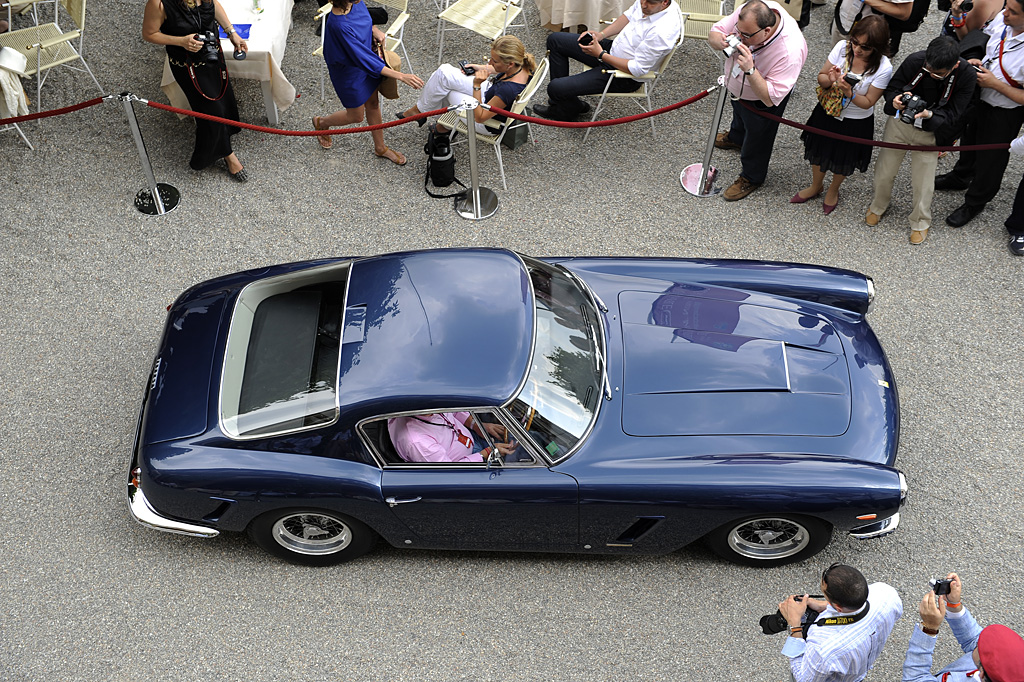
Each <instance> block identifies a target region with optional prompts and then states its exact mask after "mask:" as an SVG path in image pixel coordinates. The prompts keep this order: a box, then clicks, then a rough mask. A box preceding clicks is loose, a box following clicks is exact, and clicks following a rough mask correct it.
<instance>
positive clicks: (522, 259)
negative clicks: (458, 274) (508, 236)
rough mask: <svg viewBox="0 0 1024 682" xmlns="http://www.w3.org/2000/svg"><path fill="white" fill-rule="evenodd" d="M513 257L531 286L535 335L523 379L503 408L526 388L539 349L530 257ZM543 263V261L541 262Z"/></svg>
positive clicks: (531, 306)
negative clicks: (528, 259) (531, 366)
mask: <svg viewBox="0 0 1024 682" xmlns="http://www.w3.org/2000/svg"><path fill="white" fill-rule="evenodd" d="M509 253H511V254H512V255H513V256H515V257H516V258H517V259H518V260H519V264H520V265H521V266H522V267H523V274H524V275H526V283H527V284H528V285H530V312H531V313H532V315H533V316H532V318H531V319H532V323H531V325H530V327H531V328H532V329H533V334H531V335H530V352H529V353H528V354H527V358H528V359H527V361H526V367H524V368H523V377H522V378H521V379H520V380H519V385H518V386H516V388H515V390H514V391H512V397H510V398H509V399H508V400H506V401H505V402H504V403H503V404H502V407H504V406H506V405H509V404H511V402H512V401H513V400H515V398H516V396H517V395H519V394H520V393H522V392H523V389H524V388H526V381H527V379H529V378H530V365H531V364H532V362H533V352H534V350H536V347H537V292H535V291H534V290H533V279H532V278H531V277H530V266H529V265H527V264H526V259H527V258H529V256H524V255H523V254H521V253H518V252H516V251H509ZM532 260H538V259H535V258H534V259H532ZM539 262H543V261H539Z"/></svg>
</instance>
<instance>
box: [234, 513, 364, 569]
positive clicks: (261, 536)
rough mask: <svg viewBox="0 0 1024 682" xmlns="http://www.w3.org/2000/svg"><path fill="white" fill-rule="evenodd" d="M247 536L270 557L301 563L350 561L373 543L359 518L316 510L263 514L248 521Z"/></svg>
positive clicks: (320, 564)
mask: <svg viewBox="0 0 1024 682" xmlns="http://www.w3.org/2000/svg"><path fill="white" fill-rule="evenodd" d="M249 537H250V538H252V540H253V542H255V543H256V544H257V545H259V546H260V547H262V548H263V549H264V550H266V551H267V552H270V553H271V554H273V555H274V556H276V557H279V558H281V559H284V560H285V561H290V562H291V563H293V564H302V565H305V566H331V565H333V564H340V563H342V562H345V561H351V560H352V559H355V558H357V557H360V556H362V555H364V554H366V553H367V552H369V551H370V550H371V549H373V546H374V544H375V543H376V542H377V534H376V533H375V532H373V530H371V529H370V527H369V526H367V525H366V524H364V523H362V522H361V521H356V520H355V519H353V518H350V517H348V516H345V515H344V514H338V513H337V512H333V511H332V512H328V511H322V510H316V509H291V510H284V511H275V512H269V513H267V514H264V515H263V516H260V517H259V518H257V519H256V520H254V521H253V522H252V523H251V524H249Z"/></svg>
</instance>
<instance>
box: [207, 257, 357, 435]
mask: <svg viewBox="0 0 1024 682" xmlns="http://www.w3.org/2000/svg"><path fill="white" fill-rule="evenodd" d="M360 260H363V259H361V258H353V259H351V260H345V261H340V262H336V263H324V264H323V265H317V266H314V267H312V268H306V269H305V270H295V271H292V272H286V273H283V274H282V275H275V276H274V277H272V278H270V277H268V278H264V279H257V280H255V281H252V282H249V283H248V284H246V285H245V286H244V287H242V288H241V289H240V290H239V291H238V294H237V295H236V296H235V302H234V303H233V304H232V306H231V314H230V315H229V317H228V333H227V335H226V336H225V337H224V346H223V347H222V349H221V350H222V355H221V363H220V381H219V382H218V383H217V427H218V428H219V429H220V432H221V433H222V434H224V436H225V437H226V438H228V439H229V440H233V441H238V442H244V441H251V440H260V439H265V438H276V437H278V436H284V435H291V434H294V433H302V432H303V431H311V430H314V429H322V428H325V427H328V426H334V425H335V424H337V423H338V420H339V419H340V418H341V393H340V390H339V389H340V383H341V382H340V380H339V378H338V375H339V374H340V373H341V345H342V344H340V343H339V345H338V367H337V370H336V371H335V379H334V419H332V420H331V421H329V422H324V423H322V424H311V425H309V426H300V427H298V428H294V429H281V430H280V431H273V432H269V433H259V434H254V435H250V436H243V435H235V434H232V433H231V432H230V431H229V430H228V429H227V427H226V426H225V425H224V405H223V400H224V373H225V371H226V368H227V353H228V348H229V347H230V346H231V333H232V331H233V330H234V325H233V324H232V323H231V322H232V321H233V320H234V318H235V310H236V309H237V308H238V303H239V301H241V300H242V295H243V294H244V293H245V291H246V289H248V288H249V287H252V286H255V285H257V284H263V283H265V282H266V281H267V280H268V279H275V278H277V277H286V276H288V275H296V274H299V273H310V272H314V271H316V270H320V269H326V268H336V267H339V266H342V265H347V266H348V272H347V275H346V277H345V293H344V294H343V295H342V300H341V321H340V327H339V329H340V330H341V333H342V335H344V332H345V305H346V303H347V302H348V292H349V287H350V286H351V284H352V267H353V266H354V265H355V264H356V263H357V262H359V261H360Z"/></svg>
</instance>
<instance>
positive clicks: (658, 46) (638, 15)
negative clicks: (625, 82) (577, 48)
mask: <svg viewBox="0 0 1024 682" xmlns="http://www.w3.org/2000/svg"><path fill="white" fill-rule="evenodd" d="M676 1H677V0H672V3H675V2H676ZM672 3H669V6H668V7H666V8H665V9H663V10H661V11H660V12H657V13H656V14H652V15H651V16H649V17H645V16H644V13H643V10H641V9H640V0H636V2H634V3H633V4H632V5H631V6H630V8H629V9H627V10H626V11H625V12H624V13H623V14H625V16H626V18H627V19H629V23H628V24H626V27H625V28H624V29H622V31H620V32H619V34H618V35H617V36H615V41H614V42H613V43H612V49H611V50H609V52H610V53H611V55H612V56H613V57H621V58H622V59H626V60H628V64H627V66H628V67H629V72H630V73H631V74H633V75H634V76H643V75H645V74H646V73H648V72H649V71H651V69H653V68H654V67H655V66H657V65H658V62H660V61H661V58H662V57H664V56H665V55H666V54H668V53H669V50H671V49H672V48H673V47H674V46H675V44H676V42H678V40H679V34H680V33H681V32H682V30H683V27H682V24H681V22H680V20H679V11H678V10H677V9H676V8H675V7H673V6H672Z"/></svg>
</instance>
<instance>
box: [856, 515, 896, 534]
mask: <svg viewBox="0 0 1024 682" xmlns="http://www.w3.org/2000/svg"><path fill="white" fill-rule="evenodd" d="M899 525H900V514H899V512H896V513H895V514H893V515H892V516H890V517H889V518H887V519H882V520H881V521H875V522H874V523H869V524H868V525H866V526H860V527H859V528H854V529H853V530H851V531H850V535H852V536H853V537H855V538H857V539H858V540H870V539H872V538H880V537H882V536H883V535H888V534H889V533H892V532H893V531H895V530H896V529H897V528H899Z"/></svg>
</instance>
